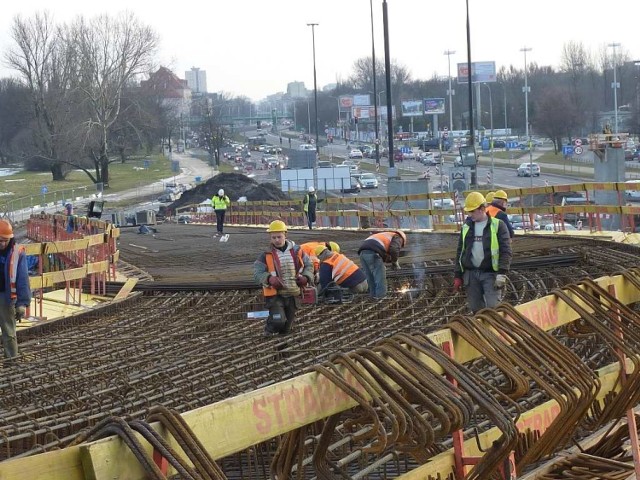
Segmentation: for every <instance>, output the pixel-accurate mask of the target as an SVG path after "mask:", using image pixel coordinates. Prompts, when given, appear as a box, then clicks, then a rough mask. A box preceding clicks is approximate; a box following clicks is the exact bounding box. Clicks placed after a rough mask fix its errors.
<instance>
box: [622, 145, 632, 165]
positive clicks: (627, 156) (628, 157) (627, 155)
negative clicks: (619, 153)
mask: <svg viewBox="0 0 640 480" xmlns="http://www.w3.org/2000/svg"><path fill="white" fill-rule="evenodd" d="M624 159H625V161H627V162H630V161H631V160H633V150H631V149H630V148H626V149H625V150H624Z"/></svg>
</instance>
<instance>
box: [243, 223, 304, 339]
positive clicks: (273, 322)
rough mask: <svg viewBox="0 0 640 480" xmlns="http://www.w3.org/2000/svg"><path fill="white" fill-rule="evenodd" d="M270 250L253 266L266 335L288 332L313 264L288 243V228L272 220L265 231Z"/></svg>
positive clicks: (262, 254)
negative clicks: (264, 311)
mask: <svg viewBox="0 0 640 480" xmlns="http://www.w3.org/2000/svg"><path fill="white" fill-rule="evenodd" d="M267 232H268V233H269V239H270V244H269V249H268V250H267V251H266V252H263V253H261V254H260V256H259V257H258V259H257V260H256V261H255V262H254V264H253V276H254V279H255V281H256V283H258V284H259V285H261V286H262V293H263V295H264V298H265V304H266V306H267V308H268V309H269V316H268V318H267V323H266V325H265V329H264V333H265V336H269V335H275V334H281V335H286V334H288V333H290V332H291V326H292V325H293V321H294V320H295V315H296V310H297V309H298V308H299V307H300V303H301V293H302V292H301V289H302V288H303V287H306V286H307V285H309V284H311V283H312V282H313V265H312V264H311V260H309V257H308V256H307V255H306V254H305V253H304V252H303V251H302V249H301V248H300V247H299V246H298V245H295V244H294V243H293V242H292V241H291V240H287V226H286V225H285V223H284V222H283V221H282V220H274V221H273V222H271V223H270V224H269V228H268V229H267Z"/></svg>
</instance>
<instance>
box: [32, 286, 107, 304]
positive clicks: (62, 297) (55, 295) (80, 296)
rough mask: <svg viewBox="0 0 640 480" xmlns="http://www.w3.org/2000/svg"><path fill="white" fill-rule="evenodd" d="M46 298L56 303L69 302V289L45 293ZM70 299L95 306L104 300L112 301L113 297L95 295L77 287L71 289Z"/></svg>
mask: <svg viewBox="0 0 640 480" xmlns="http://www.w3.org/2000/svg"><path fill="white" fill-rule="evenodd" d="M43 297H44V299H45V300H49V301H51V302H56V303H62V304H66V303H67V290H66V289H64V290H53V291H51V292H47V293H45V294H44V295H43ZM68 297H69V299H70V300H71V301H74V303H80V304H81V305H82V306H84V307H94V306H96V305H100V304H103V303H104V302H108V301H111V300H112V298H111V297H105V296H102V295H93V294H91V293H82V292H81V291H80V290H79V289H77V288H70V289H69V296H68Z"/></svg>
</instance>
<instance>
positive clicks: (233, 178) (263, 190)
mask: <svg viewBox="0 0 640 480" xmlns="http://www.w3.org/2000/svg"><path fill="white" fill-rule="evenodd" d="M221 188H222V189H223V190H224V193H225V194H226V195H228V196H229V198H230V199H231V201H232V202H235V201H237V200H238V199H239V198H240V197H246V198H247V200H249V201H257V200H288V199H289V197H288V196H287V195H286V194H285V193H284V192H283V191H282V190H280V189H279V188H278V187H276V186H275V185H272V184H270V183H258V182H256V181H255V180H254V179H252V178H249V177H247V176H246V175H242V174H240V173H220V174H218V175H216V176H215V177H213V178H210V179H209V180H207V181H206V182H205V183H202V184H200V185H198V186H197V187H195V188H192V189H191V190H187V191H186V192H184V193H183V194H182V196H181V197H180V198H179V199H178V200H176V201H175V202H173V204H171V207H170V208H171V209H172V210H173V211H175V209H176V208H180V207H182V206H184V205H191V204H194V203H200V202H202V201H204V200H209V199H210V198H211V197H213V196H214V195H217V194H218V190H220V189H221Z"/></svg>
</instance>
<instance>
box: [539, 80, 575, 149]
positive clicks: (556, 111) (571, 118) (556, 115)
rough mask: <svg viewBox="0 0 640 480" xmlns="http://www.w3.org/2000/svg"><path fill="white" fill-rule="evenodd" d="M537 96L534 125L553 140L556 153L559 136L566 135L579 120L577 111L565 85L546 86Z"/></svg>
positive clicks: (559, 140)
mask: <svg viewBox="0 0 640 480" xmlns="http://www.w3.org/2000/svg"><path fill="white" fill-rule="evenodd" d="M538 98H539V100H538V101H537V102H536V116H535V119H534V126H535V127H536V129H537V130H538V131H539V132H541V133H543V134H544V135H545V136H547V137H549V138H550V139H552V140H553V142H554V147H555V153H558V149H559V148H560V145H561V144H562V142H561V138H562V137H563V136H568V135H569V134H570V132H571V131H572V129H574V128H575V127H576V125H577V123H578V122H579V118H580V115H579V112H578V110H577V108H576V105H575V104H574V103H573V102H572V100H571V92H570V89H569V88H567V87H560V86H557V87H550V88H547V89H545V90H544V91H542V92H540V93H539V94H538Z"/></svg>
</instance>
